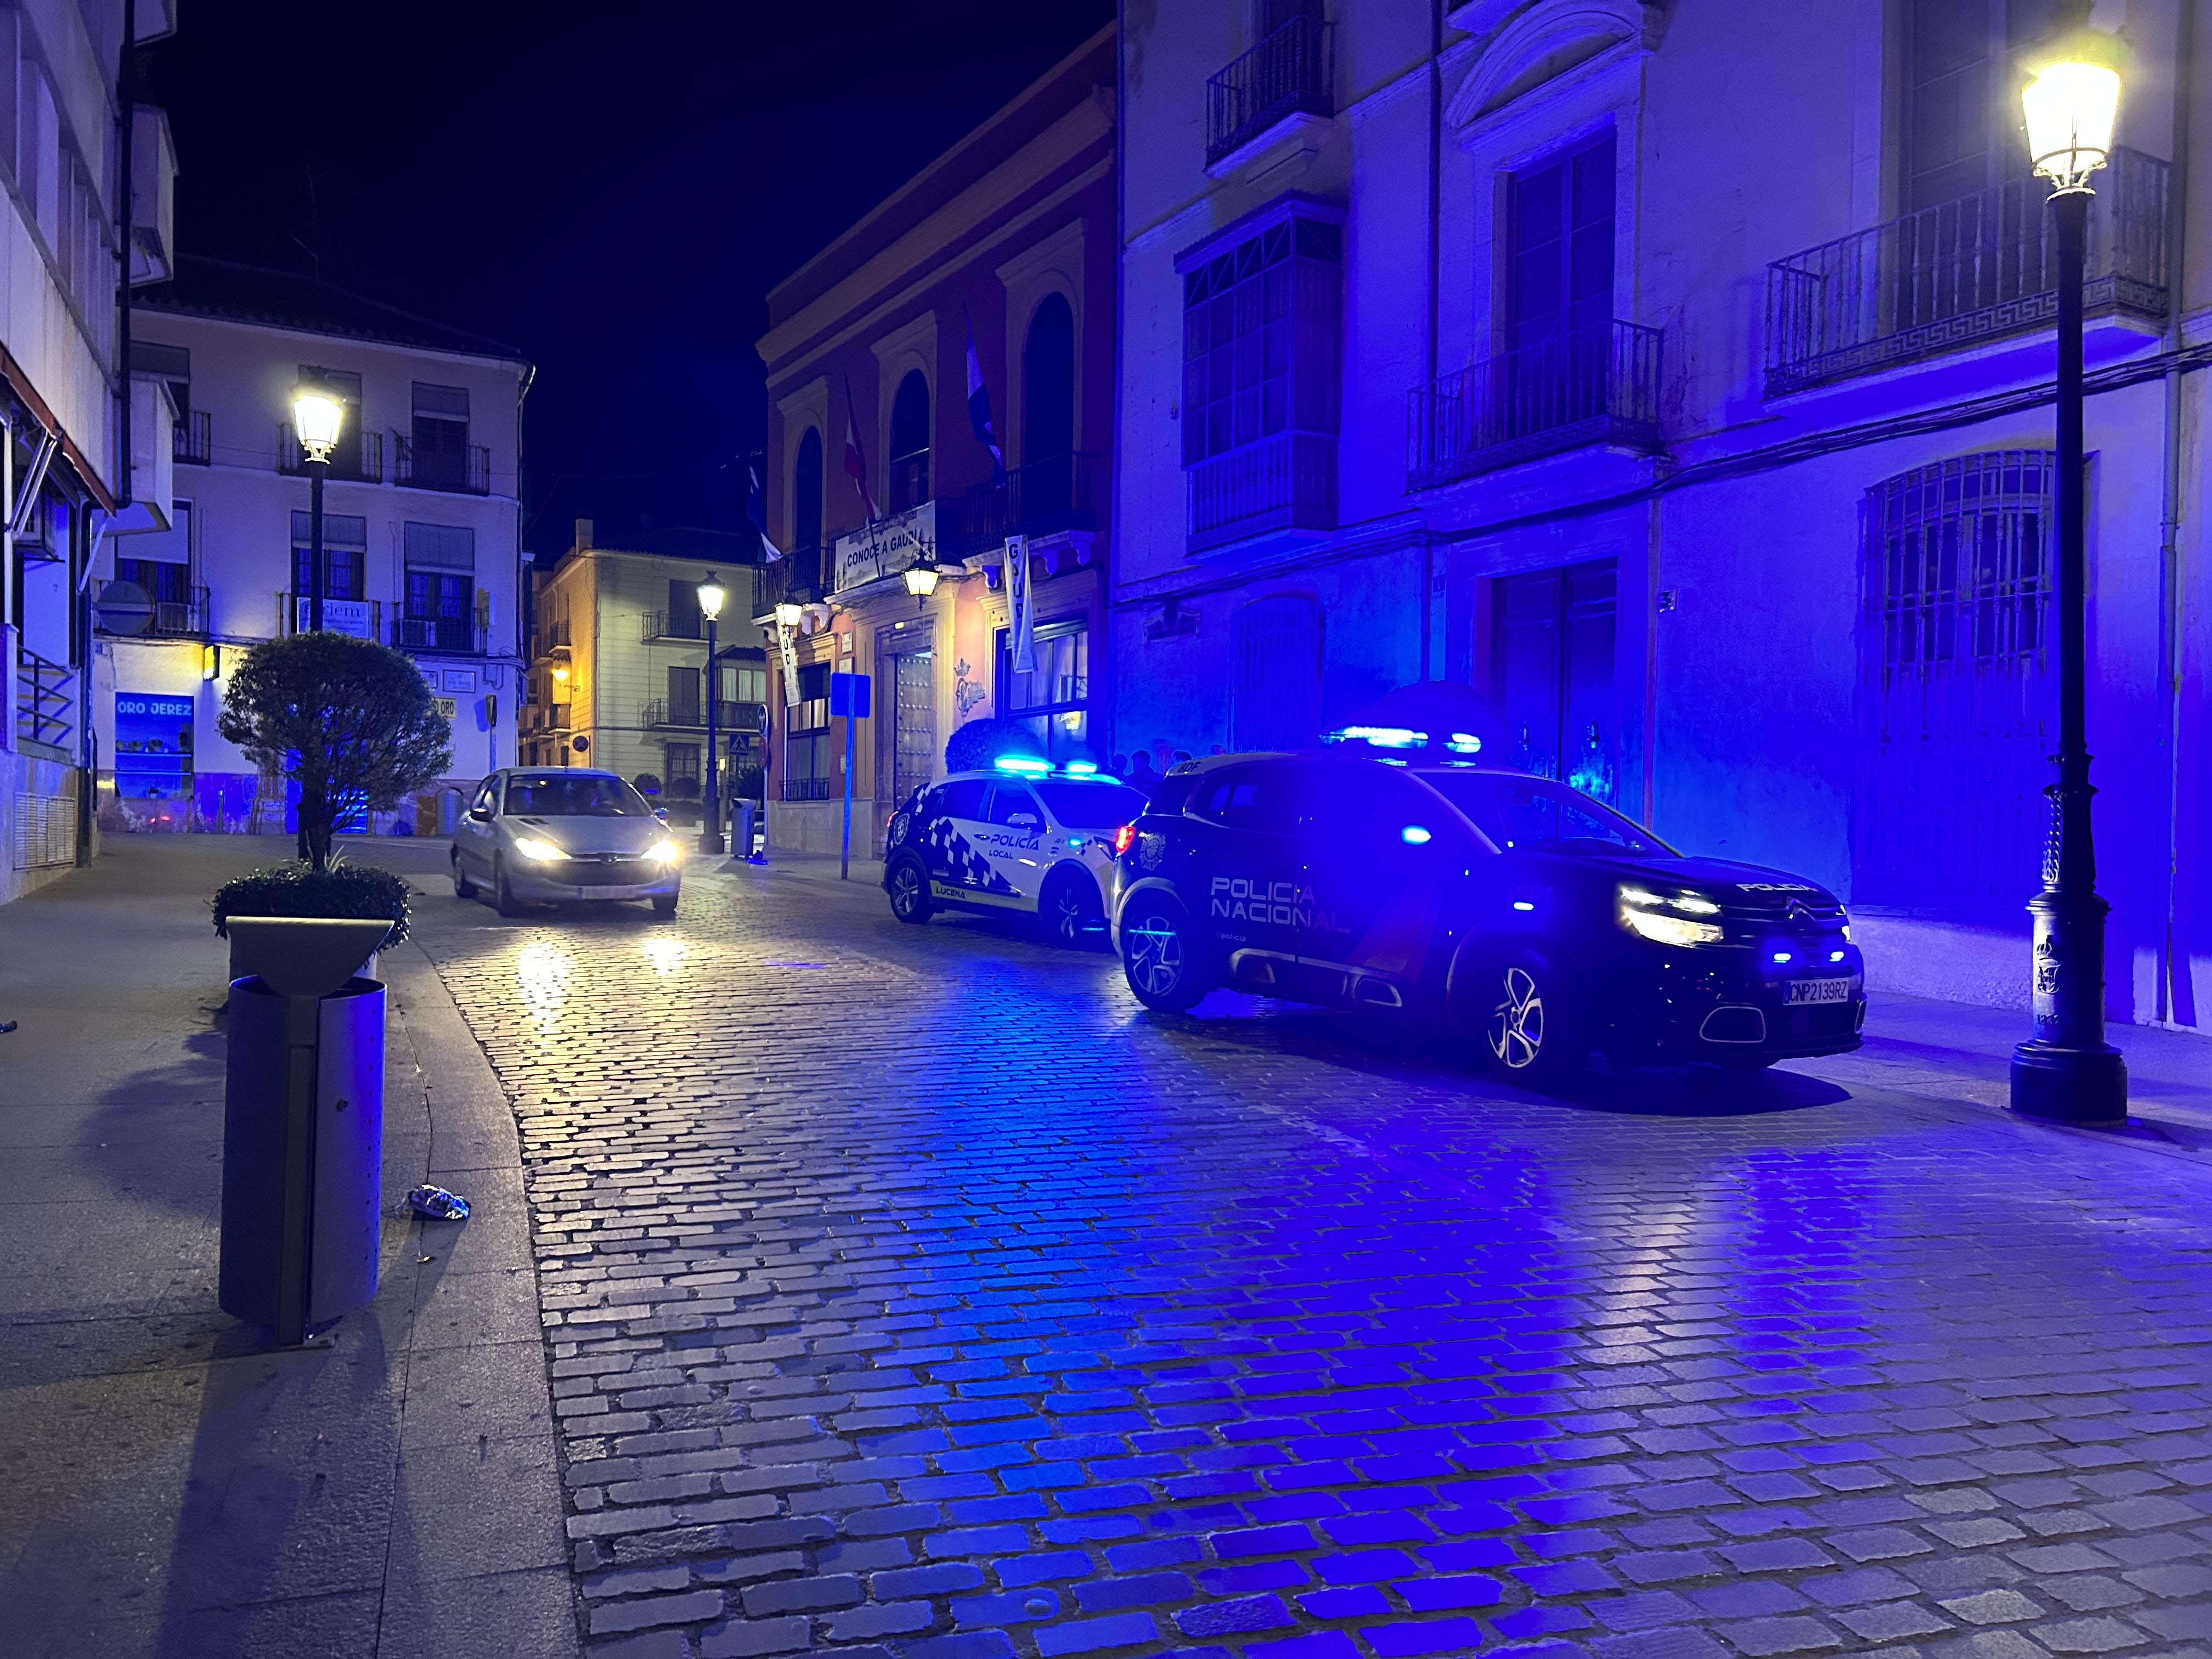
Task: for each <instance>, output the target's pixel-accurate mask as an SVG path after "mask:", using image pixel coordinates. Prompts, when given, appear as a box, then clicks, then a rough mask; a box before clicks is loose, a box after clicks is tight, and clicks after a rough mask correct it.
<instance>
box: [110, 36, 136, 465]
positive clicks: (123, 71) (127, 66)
mask: <svg viewBox="0 0 2212 1659" xmlns="http://www.w3.org/2000/svg"><path fill="white" fill-rule="evenodd" d="M137 44H138V0H123V54H122V57H121V58H119V59H118V62H117V64H116V66H115V102H116V106H117V119H116V127H117V130H118V132H119V133H120V134H121V137H122V142H121V143H119V144H118V145H117V146H116V152H117V153H116V157H115V195H116V206H115V222H116V230H117V235H116V239H115V242H116V248H115V264H116V283H115V361H116V367H117V373H118V379H119V380H120V381H121V383H122V387H123V397H122V400H121V401H122V408H121V409H120V410H119V411H118V413H119V415H120V416H121V419H120V421H119V422H118V428H117V443H118V447H120V448H121V450H122V452H123V453H122V457H121V459H120V460H119V462H118V465H117V466H116V469H115V474H116V483H115V504H116V506H117V507H128V506H130V505H131V228H132V227H131V139H132V137H133V135H134V133H135V131H136V129H137V100H135V99H134V98H133V96H132V91H133V88H132V87H131V58H132V57H133V56H135V55H136V53H137Z"/></svg>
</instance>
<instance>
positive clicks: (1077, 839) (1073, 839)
mask: <svg viewBox="0 0 2212 1659" xmlns="http://www.w3.org/2000/svg"><path fill="white" fill-rule="evenodd" d="M1067 844H1068V845H1069V846H1070V847H1072V848H1074V849H1075V850H1076V851H1077V852H1081V851H1082V850H1083V837H1082V836H1069V837H1068V838H1067Z"/></svg>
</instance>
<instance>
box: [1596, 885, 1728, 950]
mask: <svg viewBox="0 0 2212 1659" xmlns="http://www.w3.org/2000/svg"><path fill="white" fill-rule="evenodd" d="M1720 908H1721V907H1720V906H1719V905H1718V904H1717V903H1715V902H1713V901H1712V900H1711V899H1709V898H1707V897H1705V896H1704V895H1703V894H1702V893H1677V894H1661V893H1655V892H1653V891H1651V890H1650V889H1649V888H1644V887H1623V888H1621V889H1620V911H1619V915H1620V925H1621V926H1622V927H1626V929H1628V931H1629V932H1630V933H1634V934H1637V935H1638V937H1640V938H1643V939H1650V941H1651V942H1652V943H1653V944H1655V945H1718V944H1719V943H1720V942H1721V925H1720V923H1718V922H1717V921H1699V920H1698V918H1699V916H1710V915H1718V914H1719V913H1720Z"/></svg>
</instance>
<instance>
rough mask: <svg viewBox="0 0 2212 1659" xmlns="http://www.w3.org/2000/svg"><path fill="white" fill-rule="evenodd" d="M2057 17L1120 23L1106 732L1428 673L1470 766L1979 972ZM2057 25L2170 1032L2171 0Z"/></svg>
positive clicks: (2098, 540) (2040, 698) (1199, 8)
mask: <svg viewBox="0 0 2212 1659" xmlns="http://www.w3.org/2000/svg"><path fill="white" fill-rule="evenodd" d="M2074 10H2075V9H2069V8H2066V7H2063V6H2060V5H2056V4H2051V3H2040V0H2039V3H2029V0H1833V3H1827V4H1822V5H1818V6H1784V7H1778V6H1775V5H1772V4H1771V3H1768V0H1674V3H1672V4H1665V5H1662V4H1646V3H1642V0H1467V3H1461V4H1455V5H1448V6H1445V7H1443V8H1440V9H1438V10H1437V12H1435V13H1432V11H1431V7H1430V6H1428V5H1426V4H1424V3H1413V0H1256V3H1253V4H1250V5H1244V4H1239V5H1234V6H1223V5H1219V4H1216V3H1209V0H1161V3H1160V4H1159V5H1158V7H1157V8H1155V9H1152V10H1151V11H1150V12H1149V14H1148V15H1147V17H1146V20H1145V21H1136V20H1134V19H1132V20H1130V21H1128V22H1127V24H1126V25H1125V35H1124V39H1123V41H1122V51H1123V52H1124V60H1123V61H1124V65H1125V73H1124V75H1123V76H1122V79H1121V84H1122V85H1123V87H1124V88H1127V91H1126V92H1125V94H1124V96H1125V98H1126V100H1127V103H1126V106H1125V109H1124V111H1123V118H1122V121H1121V130H1122V131H1123V133H1124V135H1125V137H1124V146H1125V147H1124V154H1123V159H1122V167H1121V179H1122V191H1123V193H1122V220H1123V223H1124V226H1125V232H1124V236H1125V245H1124V249H1123V284H1122V300H1121V325H1122V329H1123V336H1124V337H1123V358H1122V362H1123V368H1122V373H1121V400H1120V410H1119V417H1118V418H1119V422H1120V427H1119V432H1118V440H1119V453H1120V455H1121V465H1120V469H1119V474H1118V482H1117V487H1116V495H1115V522H1116V525H1117V526H1118V528H1117V533H1116V545H1115V567H1114V568H1115V590H1114V592H1115V598H1114V607H1115V617H1116V623H1115V628H1114V629H1113V636H1114V638H1115V641H1116V650H1115V682H1116V687H1117V691H1116V700H1115V717H1114V718H1115V744H1116V746H1123V745H1139V744H1158V746H1160V747H1170V746H1171V747H1173V748H1177V749H1188V750H1192V751H1194V752H1199V753H1203V752H1204V751H1205V750H1206V749H1207V748H1208V747H1209V746H1211V745H1212V744H1225V745H1226V746H1228V747H1230V748H1232V749H1239V748H1250V747H1273V746H1279V745H1287V744H1299V743H1306V742H1311V741H1313V740H1314V739H1315V738H1316V737H1317V736H1318V735H1319V734H1320V733H1321V732H1323V731H1325V730H1326V729H1328V727H1329V726H1333V725H1336V724H1340V723H1342V722H1343V721H1345V720H1347V719H1350V718H1352V717H1354V716H1356V714H1358V712H1359V711H1360V709H1361V708H1363V707H1364V706H1365V705H1366V704H1368V703H1370V702H1372V701H1373V700H1375V699H1376V698H1377V697H1378V696H1381V695H1382V694H1383V693H1384V692H1386V691H1388V690H1391V689H1392V688H1394V687H1397V686H1400V685H1401V684H1407V683H1409V682H1417V681H1449V682H1457V683H1461V684H1466V685H1468V686H1470V687H1472V688H1474V690H1476V691H1477V692H1479V693H1480V694H1481V695H1483V696H1486V697H1487V698H1488V699H1489V700H1490V702H1491V705H1492V709H1493V711H1494V727H1493V731H1492V733H1491V735H1490V741H1491V742H1492V744H1493V752H1498V751H1499V750H1502V752H1503V757H1504V759H1506V760H1507V761H1508V762H1510V763H1516V764H1521V765H1525V766H1528V767H1530V768H1532V769H1536V770H1540V771H1544V772H1547V773H1550V774H1551V775H1558V776H1564V777H1566V778H1568V779H1570V780H1571V781H1574V782H1576V783H1577V785H1579V786H1580V787H1584V788H1587V789H1589V790H1590V791H1592V793H1597V794H1600V795H1601V796H1604V797H1605V798H1607V799H1610V800H1612V801H1613V803H1614V804H1615V805H1619V806H1620V807H1621V808H1622V809H1623V810H1624V811H1627V812H1628V813H1630V814H1631V815H1632V816H1633V817H1638V818H1640V819H1643V820H1644V821H1645V822H1647V823H1650V824H1651V825H1652V826H1653V827H1654V828H1655V829H1656V830H1657V831H1658V832H1659V833H1660V834H1661V835H1662V836H1666V837H1668V838H1669V839H1670V840H1673V841H1674V842H1677V843H1678V844H1680V845H1681V846H1683V847H1684V848H1686V850H1690V851H1695V852H1701V853H1710V854H1720V855H1723V856H1728V857H1734V858H1740V859H1745V860H1753V861H1757V862H1761V863H1771V864H1776V865H1779V866H1784V867H1785V868H1790V869H1794V870H1798V871H1802V872H1806V873H1808V874H1810V875H1812V876H1814V877H1815V878H1818V879H1820V880H1822V881H1824V882H1826V883H1829V884H1832V885H1834V886H1835V887H1836V888H1837V889H1838V890H1840V891H1842V892H1844V894H1846V895H1847V896H1849V898H1850V902H1851V904H1852V908H1853V910H1854V913H1855V915H1857V918H1858V919H1859V921H1860V923H1861V925H1862V930H1863V937H1864V939H1865V942H1866V945H1867V952H1868V959H1869V977H1870V979H1871V980H1872V981H1873V982H1874V983H1875V985H1876V986H1877V987H1885V988H1889V989H1893V990H1906V991H1914V992H1922V993H1926V994H1934V995H1941V996H1948V997H1956V998H1960V999H1964V1000H1975V1001H1983V1002H1988V1003H1992V1004H1998V1005H2018V1006H2025V1003H2026V1000H2027V985H2028V953H2027V917H2026V915H2025V912H2024V909H2023V908H2022V907H2023V905H2024V903H2025V901H2026V900H2027V897H2028V896H2029V895H2030V894H2031V893H2033V891H2034V890H2036V889H2037V887H2038V886H2039V884H2040V876H2039V860H2040V855H2041V848H2042V843H2043V837H2044V833H2045V823H2046V816H2045V815H2046V808H2045V803H2044V800H2043V798H2042V795H2041V793H2040V792H2041V790H2042V787H2043V786H2044V785H2045V782H2047V781H2049V779H2050V775H2051V774H2050V768H2049V765H2048V763H2047V760H2046V757H2047V756H2048V755H2049V753H2050V752H2051V750H2052V749H2053V748H2054V747H2055V731H2056V719H2055V713H2056V700H2055V662H2054V660H2053V642H2052V639H2051V628H2052V627H2053V625H2054V623H2055V611H2054V609H2053V606H2052V605H2051V540H2050V533H2049V531H2050V526H2049V522H2048V520H2049V514H2050V501H2051V455H2050V452H2051V446H2052V442H2053V436H2052V432H2053V410H2052V405H2051V376H2052V373H2053V363H2054V357H2053V349H2052V335H2051V313H2052V293H2051V277H2052V262H2051V246H2052V244H2051V230H2050V225H2049V216H2048V214H2047V211H2046V210H2045V206H2044V197H2045V194H2046V193H2047V187H2046V186H2045V185H2042V184H2040V183H2039V182H2038V181H2034V180H2032V179H2029V178H2028V177H2027V153H2026V148H2025V143H2024V141H2023V140H2022V138H2021V136H2020V131H2019V128H2020V115H2019V103H2018V96H2017V89H2018V87H2019V85H2020V82H2021V80H2022V79H2023V78H2024V76H2022V74H2021V71H2020V69H2019V58H2020V54H2021V52H2023V51H2024V50H2025V49H2027V48H2028V47H2030V46H2033V44H2034V43H2035V42H2036V41H2037V40H2039V39H2042V38H2045V37H2046V36H2048V34H2049V33H2051V31H2052V30H2054V29H2055V28H2057V27H2059V26H2060V25H2061V24H2063V23H2065V22H2068V21H2073V18H2072V16H2071V13H2072V12H2073V11H2074ZM2091 21H2093V23H2094V24H2095V25H2096V26H2097V27H2100V28H2105V29H2107V30H2111V31H2114V32H2117V33H2119V34H2120V35H2121V37H2122V38H2123V40H2124V41H2125V42H2126V44H2127V46H2128V47H2129V48H2130V52H2131V55H2132V66H2131V68H2130V71H2129V75H2128V80H2127V89H2126V92H2125V94H2124V99H2123V108H2122V112H2121V118H2120V132H2119V143H2120V145H2121V146H2122V147H2123V148H2122V149H2120V150H2119V151H2118V153H2116V154H2115V155H2114V156H2113V157H2112V164H2111V165H2110V166H2109V167H2107V168H2106V169H2105V170H2104V171H2103V172H2101V173H2099V174H2098V175H2097V177H2096V179H2095V181H2094V183H2095V186H2096V189H2097V191H2098V197H2097V200H2096V204H2095V206H2094V210H2093V228H2092V234H2091V245H2090V269H2089V278H2090V284H2089V289H2088V300H2087V304H2088V313H2089V324H2088V341H2087V354H2088V364H2089V369H2090V391H2091V396H2090V398H2089V402H2088V410H2087V422H2088V440H2087V441H2088V447H2089V450H2090V452H2091V460H2090V469H2091V477H2090V481H2089V487H2090V513H2091V523H2090V527H2089V557H2090V562H2091V573H2090V632H2091V643H2090V649H2091V653H2092V655H2091V662H2092V667H2091V680H2092V686H2091V704H2090V715H2089V718H2090V746H2091V748H2092V749H2093V750H2094V751H2095V754H2096V757H2097V760H2096V769H2095V774H2094V777H2095V781H2096V782H2097V784H2098V786H2099V788H2100V794H2099V796H2098V800H2097V808H2096V811H2097V820H2096V824H2097V834H2098V843H2099V848H2100V854H2101V858H2100V864H2101V869H2102V876H2101V886H2102V890H2103V891H2104V893H2105V894H2106V896H2107V897H2108V898H2109V899H2110V900H2111V901H2112V904H2113V907H2114V908H2113V914H2112V931H2111V946H2110V956H2109V959H2108V963H2107V977H2108V981H2109V985H2110V993H2109V1003H2110V1006H2111V1010H2112V1013H2113V1015H2114V1016H2115V1017H2117V1018H2123V1019H2131V1020H2136V1021H2142V1022H2146V1023H2160V1024H2172V1025H2177V1026H2182V1027H2190V1028H2197V1029H2203V1028H2205V1027H2207V1026H2212V856H2208V854H2207V853H2206V851H2205V850H2204V849H2205V848H2206V847H2207V845H2208V838H2212V771H2208V769H2207V768H2206V766H2205V763H2204V732H2205V725H2206V719H2207V716H2208V714H2212V708H2208V693H2207V690H2206V678H2205V672H2204V668H2205V662H2206V657H2207V652H2208V645H2212V641H2208V633H2207V628H2208V623H2207V599H2208V595H2209V594H2212V590H2208V585H2207V578H2206V575H2205V565H2204V557H2203V556H2204V552H2205V550H2206V542H2205V532H2204V526H2205V522H2206V516H2205V515H2206V496H2205V493H2204V489H2205V484H2206V483H2207V482H2208V480H2207V478H2206V471H2207V468H2206V461H2207V457H2208V453H2209V452H2208V451H2207V449H2206V447H2205V445H2204V441H2203V428H2204V422H2203V415H2204V410H2203V408H2202V404H2203V398H2204V386H2205V378H2206V377H2205V376H2204V375H2203V374H2202V373H2201V372H2200V371H2201V370H2202V369H2203V368H2204V367H2205V366H2206V364H2207V362H2212V313H2208V311H2207V301H2208V299H2212V264H2208V255H2212V248H2208V246H2207V245H2206V239H2207V231H2208V228H2212V216H2206V215H2203V214H2197V215H2195V216H2191V215H2190V214H2189V213H2188V212H2187V211H2186V210H2185V207H2186V203H2187V197H2188V195H2189V191H2187V190H2186V189H2185V188H2184V185H2183V183H2182V180H2183V179H2185V178H2188V177H2194V178H2196V179H2207V178H2212V170H2208V168H2212V155H2205V154H2203V152H2204V151H2205V149H2207V147H2208V146H2212V70H2208V68H2207V66H2206V65H2205V64H2203V62H2202V61H2201V58H2202V55H2203V52H2205V51H2206V50H2207V48H2208V46H2212V5H2207V4H2205V3H2203V0H2104V3H2100V4H2098V5H2096V6H2095V7H2094V9H2093V17H2092V18H2091ZM1139 62H1141V64H1142V65H1143V73H1142V74H1141V75H1139V74H1137V73H1135V72H1134V67H1135V65H1136V64H1138V63H1139ZM2197 194H2198V195H2199V197H2200V198H2201V197H2202V191H2201V189H2200V190H2199V191H2198V192H2197Z"/></svg>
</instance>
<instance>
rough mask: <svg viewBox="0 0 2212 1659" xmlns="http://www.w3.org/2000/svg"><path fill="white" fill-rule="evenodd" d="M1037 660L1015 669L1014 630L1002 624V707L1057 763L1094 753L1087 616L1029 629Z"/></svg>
mask: <svg viewBox="0 0 2212 1659" xmlns="http://www.w3.org/2000/svg"><path fill="white" fill-rule="evenodd" d="M1030 656H1031V658H1032V659H1033V660H1034V661H1035V662H1036V668H1035V669H1033V670H1032V671H1030V672H1028V673H1016V672H1015V671H1014V667H1013V658H1012V636H1011V635H1010V634H1009V633H1008V631H1007V630H1006V629H1003V628H1002V629H1000V630H999V684H1000V686H1001V687H1002V688H1003V690H1002V693H1001V696H1000V708H1001V710H1002V711H1003V712H1004V714H1006V718H1007V719H1009V720H1020V721H1021V722H1022V723H1023V724H1024V725H1025V726H1028V727H1029V728H1030V731H1031V732H1035V733H1036V736H1037V738H1038V739H1039V741H1041V742H1042V744H1044V749H1045V754H1046V756H1047V757H1048V758H1049V759H1051V761H1052V762H1053V763H1054V764H1055V765H1057V764H1059V763H1061V762H1063V761H1068V760H1077V759H1080V758H1082V757H1085V756H1086V755H1087V754H1089V753H1090V738H1091V713H1090V709H1091V625H1090V623H1089V622H1088V620H1086V619H1077V620H1072V621H1066V622H1053V623H1042V624H1041V625H1040V626H1039V627H1038V628H1037V629H1036V631H1035V632H1034V633H1033V634H1032V635H1030Z"/></svg>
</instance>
